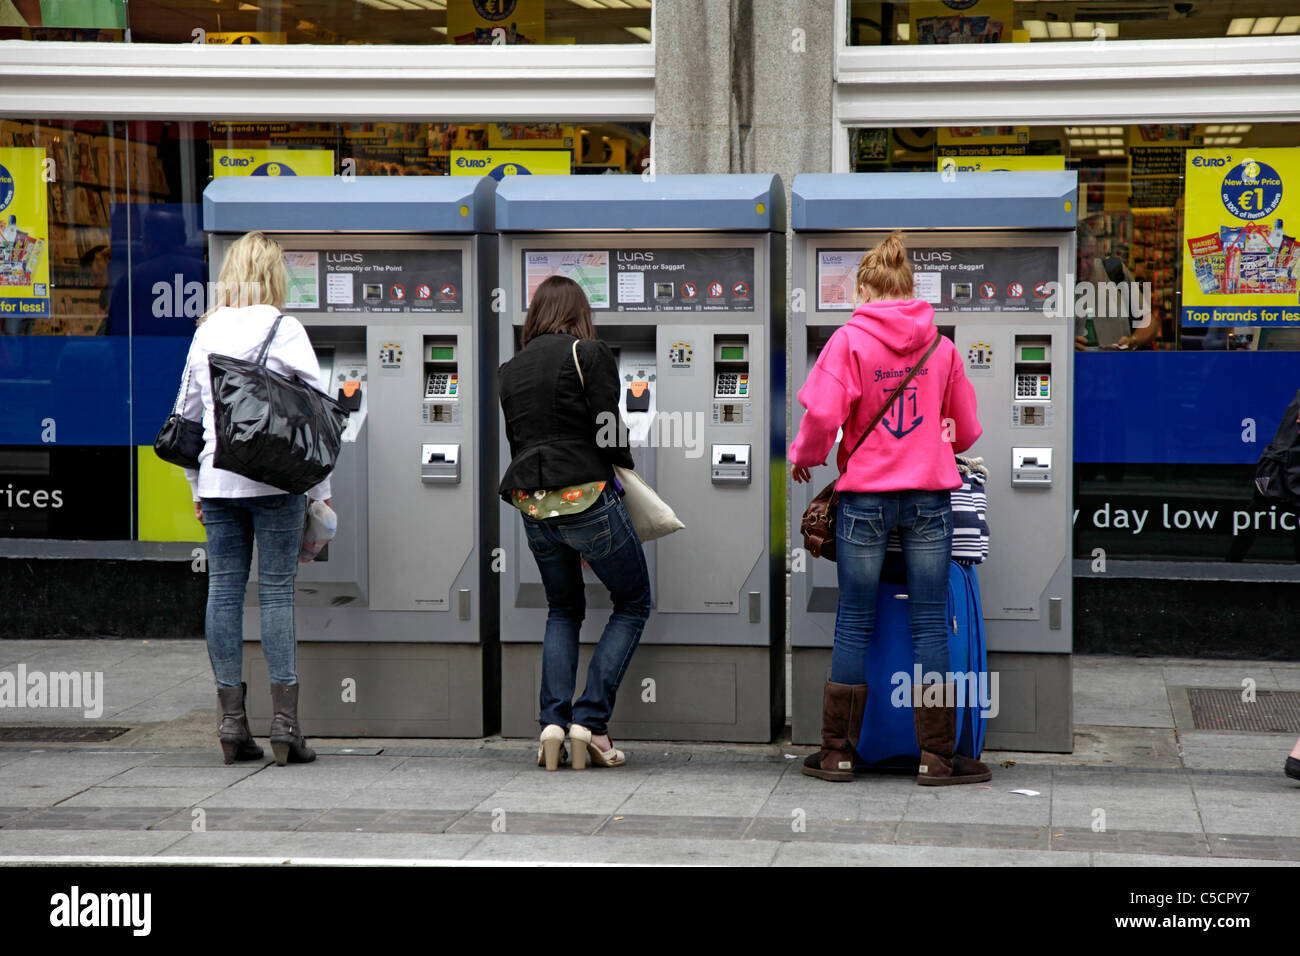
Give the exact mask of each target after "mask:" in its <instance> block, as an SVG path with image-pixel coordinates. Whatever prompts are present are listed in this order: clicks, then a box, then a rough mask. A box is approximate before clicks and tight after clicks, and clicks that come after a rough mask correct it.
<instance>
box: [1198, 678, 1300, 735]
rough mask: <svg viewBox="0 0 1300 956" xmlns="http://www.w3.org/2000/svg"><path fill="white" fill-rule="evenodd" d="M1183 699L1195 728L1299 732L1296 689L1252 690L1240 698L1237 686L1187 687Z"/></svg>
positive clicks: (1299, 702) (1299, 708) (1299, 700)
mask: <svg viewBox="0 0 1300 956" xmlns="http://www.w3.org/2000/svg"><path fill="white" fill-rule="evenodd" d="M1187 702H1188V704H1189V705H1190V706H1191V709H1192V722H1193V724H1194V726H1195V728H1196V729H1197V730H1233V731H1246V732H1251V731H1253V732H1257V733H1273V734H1281V733H1288V734H1300V691H1293V690H1284V691H1271V690H1261V691H1256V692H1255V696H1254V699H1253V700H1242V690H1241V688H1226V689H1225V688H1221V687H1189V688H1187Z"/></svg>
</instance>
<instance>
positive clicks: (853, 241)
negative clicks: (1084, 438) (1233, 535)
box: [790, 172, 1077, 752]
mask: <svg viewBox="0 0 1300 956" xmlns="http://www.w3.org/2000/svg"><path fill="white" fill-rule="evenodd" d="M945 177H946V178H947V180H950V181H946V180H945ZM1076 191H1077V184H1076V174H1075V173H1073V172H1051V173H1049V172H1035V173H1009V172H998V173H966V174H959V175H958V176H957V177H956V178H955V179H953V178H952V177H951V175H950V174H941V173H866V174H848V175H802V176H798V177H796V178H795V181H794V188H793V193H792V199H791V219H792V224H793V230H794V251H793V259H794V263H793V271H792V275H793V279H792V283H793V285H794V287H795V289H796V290H798V289H803V290H806V292H805V294H804V295H802V296H799V295H795V296H792V302H793V304H794V306H795V307H792V310H791V312H792V315H791V322H792V326H791V335H792V342H793V345H792V352H791V359H790V375H791V388H790V394H791V396H792V398H791V427H792V429H794V433H797V430H798V427H799V422H800V420H801V418H802V417H803V407H802V406H801V405H800V404H799V403H798V401H797V400H795V399H794V397H793V396H795V395H796V394H797V392H798V389H799V387H800V386H801V385H802V382H803V380H804V379H806V378H807V375H808V371H809V370H810V369H811V368H812V366H813V363H814V362H816V360H817V355H818V353H819V352H820V350H821V348H822V346H824V345H825V344H826V342H827V341H828V340H829V339H830V336H831V334H832V333H833V332H834V331H835V329H836V328H838V327H839V326H840V325H842V324H843V323H844V322H845V321H846V320H847V319H848V317H849V316H850V315H851V314H852V310H853V307H854V303H855V298H856V289H855V279H854V275H855V272H856V269H857V264H858V260H859V258H860V257H861V255H862V253H863V252H864V251H866V250H867V249H869V248H871V247H872V246H874V245H875V244H876V243H877V242H879V241H880V239H881V238H883V237H884V236H885V235H886V234H887V233H888V231H889V230H892V229H902V230H903V231H904V242H905V244H906V245H907V247H908V250H909V253H910V255H911V257H912V266H913V270H914V276H915V295H916V297H917V298H920V299H925V300H927V301H929V302H931V303H933V304H934V309H935V323H936V325H938V326H939V329H940V331H941V332H942V333H943V334H944V335H947V336H948V337H949V338H950V339H952V341H953V342H954V343H955V344H956V346H957V352H958V354H959V355H960V356H961V358H962V361H964V362H965V363H966V375H967V377H968V378H969V379H970V382H971V384H972V385H973V386H974V387H975V393H976V398H977V402H978V413H979V420H980V423H981V425H983V428H984V433H983V435H982V437H981V438H980V440H979V441H978V442H976V444H975V445H974V446H973V447H972V448H971V449H970V450H969V451H968V452H967V454H969V455H978V456H983V458H984V461H985V464H986V466H987V467H988V469H989V472H990V475H989V479H988V484H987V491H988V521H989V525H990V527H991V536H990V541H991V549H990V555H989V558H988V560H987V561H985V562H984V563H983V564H980V565H979V566H978V575H979V580H980V585H981V596H982V601H983V609H984V621H985V633H986V639H987V646H988V651H989V654H988V658H989V670H990V672H991V673H996V674H997V682H996V684H995V683H994V682H993V680H992V679H990V681H989V684H988V687H989V689H990V690H992V689H993V688H994V687H996V688H997V701H996V715H995V716H994V709H993V708H992V707H990V708H989V709H988V710H989V717H990V722H989V723H988V725H987V727H988V730H987V737H986V746H987V747H989V748H990V749H1002V750H1038V751H1055V752H1070V751H1071V750H1073V727H1072V720H1071V702H1072V692H1071V686H1072V685H1071V673H1070V652H1071V642H1072V632H1071V628H1072V623H1071V621H1072V617H1071V606H1072V600H1071V589H1072V577H1071V562H1070V557H1071V552H1070V534H1071V509H1072V507H1073V505H1072V484H1071V483H1072V475H1071V462H1072V460H1073V398H1072V394H1071V387H1070V382H1071V374H1072V368H1073V355H1074V341H1073V326H1072V319H1071V318H1070V311H1071V310H1070V308H1069V304H1068V303H1067V302H1066V298H1067V297H1069V295H1070V292H1071V290H1072V289H1073V276H1072V274H1073V272H1074V255H1075V253H1074V228H1075V221H1076V217H1077V210H1076V208H1075V204H1076V202H1077V198H1076ZM1067 276H1068V278H1067ZM1071 301H1073V300H1072V299H1071ZM885 390H886V391H888V388H886V389H885ZM835 456H836V450H832V451H831V453H830V455H829V456H828V461H829V462H830V463H831V466H832V468H833V467H834V463H835V460H836V458H835ZM832 477H833V471H832V470H831V469H828V468H819V469H816V470H814V472H813V481H812V483H811V484H808V485H792V493H791V494H792V499H791V507H790V535H791V543H792V545H794V546H798V545H799V544H800V543H801V538H800V536H799V517H800V516H801V515H802V513H803V511H804V509H805V508H806V507H807V505H808V503H809V502H810V501H811V498H812V495H814V494H816V492H817V491H818V490H819V489H820V488H821V486H822V485H824V484H825V483H826V482H827V481H829V480H830V479H831V478H832ZM837 598H838V591H837V587H836V576H835V565H833V564H831V563H829V562H827V561H824V560H820V559H814V558H812V557H808V558H807V559H806V560H799V557H798V555H796V557H795V559H794V560H793V561H792V574H791V584H790V606H791V611H790V617H791V643H792V670H793V675H792V676H793V696H794V701H793V707H792V731H793V735H794V740H795V741H796V742H798V743H814V742H816V741H817V740H819V734H820V722H821V705H822V686H823V683H824V681H825V680H826V679H827V675H828V672H829V668H830V649H831V645H832V642H833V638H834V632H835V607H836V603H837ZM893 689H894V688H892V687H885V688H876V687H873V688H871V693H890V692H891V691H893Z"/></svg>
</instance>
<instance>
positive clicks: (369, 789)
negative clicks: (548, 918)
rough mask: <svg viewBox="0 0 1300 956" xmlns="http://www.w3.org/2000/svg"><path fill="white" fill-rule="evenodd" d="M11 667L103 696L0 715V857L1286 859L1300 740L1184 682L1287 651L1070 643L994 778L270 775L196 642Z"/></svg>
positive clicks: (490, 742)
mask: <svg viewBox="0 0 1300 956" xmlns="http://www.w3.org/2000/svg"><path fill="white" fill-rule="evenodd" d="M19 664H25V665H26V667H27V669H28V670H29V671H34V670H41V671H69V670H78V671H102V672H103V673H104V698H105V699H104V708H103V713H102V715H101V716H100V717H99V718H98V719H94V720H87V719H85V717H84V716H83V714H82V713H81V712H80V711H71V710H51V709H28V708H13V709H11V708H8V707H6V708H3V709H0V863H13V862H21V861H26V860H30V859H31V858H34V857H40V858H49V857H63V856H68V857H77V858H83V859H84V858H87V857H111V858H114V859H116V860H119V861H127V860H142V859H146V858H150V859H152V858H157V860H158V861H161V860H165V859H170V860H176V859H178V858H186V859H195V858H220V859H222V860H223V861H226V862H230V861H232V860H234V859H238V858H256V859H258V860H267V859H274V860H276V861H284V860H293V861H307V860H321V859H331V860H339V861H345V862H352V863H355V862H365V861H371V860H376V859H383V860H404V861H411V860H422V861H440V862H452V861H459V862H463V863H476V862H479V863H481V862H494V861H513V862H549V863H633V864H647V863H655V864H664V863H666V864H693V863H704V864H742V865H758V866H766V865H823V864H844V863H851V864H874V865H916V864H922V865H989V864H991V865H1026V864H1028V865H1060V866H1131V865H1191V866H1206V865H1215V864H1223V863H1230V864H1234V865H1241V864H1260V865H1277V864H1278V863H1294V862H1297V861H1300V815H1298V814H1297V813H1296V812H1295V810H1296V807H1297V801H1300V792H1297V791H1298V790H1300V783H1297V782H1295V781H1291V780H1288V779H1287V778H1285V777H1284V776H1283V775H1282V772H1281V767H1282V763H1283V760H1284V759H1285V756H1286V754H1287V752H1288V751H1289V750H1290V748H1291V746H1292V744H1294V742H1295V734H1294V733H1289V732H1288V733H1228V732H1224V731H1211V730H1197V729H1195V728H1194V724H1193V720H1192V710H1191V709H1190V708H1189V706H1188V696H1187V691H1186V688H1189V687H1193V688H1196V687H1200V688H1208V687H1215V688H1233V689H1236V690H1237V692H1238V693H1239V692H1240V689H1241V687H1242V681H1243V680H1245V679H1247V678H1249V679H1251V680H1253V681H1254V682H1255V686H1256V688H1257V690H1259V691H1300V663H1285V664H1276V663H1274V664H1268V663H1252V662H1237V661H1234V662H1200V661H1188V660H1155V659H1140V660H1139V659H1131V658H1115V657H1076V658H1075V665H1074V667H1075V670H1074V676H1075V709H1074V714H1075V742H1076V748H1075V752H1074V753H1073V754H1020V753H998V752H993V751H986V752H985V755H984V759H985V761H986V762H987V763H988V764H989V765H990V766H992V767H993V769H994V775H993V780H992V782H991V783H990V784H988V785H985V786H965V787H947V788H919V787H917V786H916V785H915V784H914V783H913V778H912V777H911V776H897V775H868V776H863V777H861V778H860V779H857V780H855V781H854V782H853V783H851V784H830V783H824V782H821V781H818V780H813V779H811V778H808V777H804V776H802V775H801V774H800V773H799V762H800V760H801V759H802V757H803V755H804V754H806V753H808V752H809V749H810V748H807V747H792V746H791V745H790V743H789V740H788V737H787V738H786V739H785V740H783V741H778V742H777V743H775V744H770V745H750V744H739V745H729V744H682V743H650V742H639V741H628V742H623V743H620V746H622V748H623V749H624V750H625V751H626V752H627V754H628V764H627V766H626V767H623V768H619V769H617V770H601V769H590V770H587V771H584V772H583V773H574V772H573V771H571V770H567V769H564V768H562V769H561V770H560V771H559V772H557V773H550V774H548V773H545V772H544V771H542V770H540V769H539V768H537V766H536V746H537V745H536V742H535V741H521V740H502V739H501V738H499V737H493V738H488V739H486V740H327V739H321V738H315V739H313V740H312V744H313V746H314V747H315V748H316V750H317V752H318V754H319V755H320V756H319V758H318V759H317V761H316V762H315V763H313V764H309V765H305V766H293V767H285V768H277V767H275V766H274V765H273V764H272V763H271V762H270V760H269V750H268V759H267V760H266V761H264V762H254V763H251V764H236V765H233V766H229V767H228V766H225V765H224V764H223V763H222V759H221V752H220V748H219V747H218V746H217V743H216V739H215V729H216V724H217V712H216V695H215V693H214V691H213V684H212V676H211V670H210V668H209V665H208V660H207V652H206V649H205V647H204V645H203V643H202V642H201V641H189V640H187V641H163V642H144V641H139V640H120V641H119V640H104V641H0V671H8V672H11V673H13V672H14V671H15V670H16V668H17V667H18V665H19ZM254 691H255V692H264V691H261V689H254ZM20 725H30V726H37V725H44V726H49V725H59V726H66V727H73V728H78V729H87V728H91V729H94V728H100V727H123V728H128V729H127V731H126V732H125V733H123V734H121V735H120V736H117V737H114V738H113V739H111V740H107V741H103V742H96V743H87V742H52V741H49V740H41V741H20V740H14V739H12V737H11V735H10V736H7V735H8V734H9V732H8V730H7V728H13V727H16V726H20ZM307 729H308V731H309V732H310V729H311V728H310V726H309V727H308V728H307ZM613 730H614V734H615V737H616V739H617V727H615V728H613ZM261 742H262V744H263V745H264V746H265V741H261ZM1017 789H1028V790H1034V791H1038V795H1036V796H1026V795H1021V794H1017V793H1012V792H1010V791H1012V790H1017ZM200 823H201V824H202V827H201V828H200V826H199V824H200ZM1102 824H1104V830H1102V829H1099V826H1100V825H1102ZM199 829H201V830H202V832H195V831H196V830H199Z"/></svg>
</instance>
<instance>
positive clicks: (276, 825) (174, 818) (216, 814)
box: [151, 805, 325, 833]
mask: <svg viewBox="0 0 1300 956" xmlns="http://www.w3.org/2000/svg"><path fill="white" fill-rule="evenodd" d="M199 810H201V811H202V813H201V814H200V813H198V812H197V811H199ZM324 812H325V810H324V809H323V808H320V809H306V808H295V807H213V806H206V805H205V806H202V807H194V808H186V809H183V810H177V811H176V812H175V813H172V814H169V815H168V816H165V817H164V818H163V819H161V820H159V821H158V822H157V823H154V824H153V825H152V827H151V829H154V830H188V831H190V832H206V833H219V832H222V831H232V830H241V831H243V830H273V831H287V830H297V829H300V828H302V827H305V826H307V825H308V824H310V823H311V822H312V821H314V820H315V819H316V818H317V817H319V816H321V814H323V813H324ZM200 821H201V824H200ZM196 824H199V825H200V829H197V830H196Z"/></svg>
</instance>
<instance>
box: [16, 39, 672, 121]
mask: <svg viewBox="0 0 1300 956" xmlns="http://www.w3.org/2000/svg"><path fill="white" fill-rule="evenodd" d="M433 49H434V50H436V51H437V56H436V58H435V57H431V56H430V48H429V47H427V46H367V45H342V46H317V45H310V44H301V45H284V46H261V47H258V46H227V45H202V44H192V43H175V44H163V43H140V44H133V43H44V42H39V41H28V40H10V41H0V116H10V117H42V118H70V119H79V118H83V119H100V118H129V119H145V120H147V119H159V120H162V119H167V120H176V121H215V120H230V121H270V120H300V121H304V122H326V121H335V122H375V121H434V122H452V123H466V122H494V121H510V120H513V121H520V122H528V121H535V122H550V121H571V122H597V121H610V120H623V121H627V122H650V121H651V120H653V118H654V107H655V103H654V97H655V93H654V87H655V83H654V79H655V48H654V44H653V43H636V44H631V43H629V44H606V45H587V46H580V45H573V46H564V45H556V46H546V45H536V46H534V45H527V46H523V45H521V46H492V47H488V46H453V45H448V46H446V47H442V46H436V47H434V48H433Z"/></svg>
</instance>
